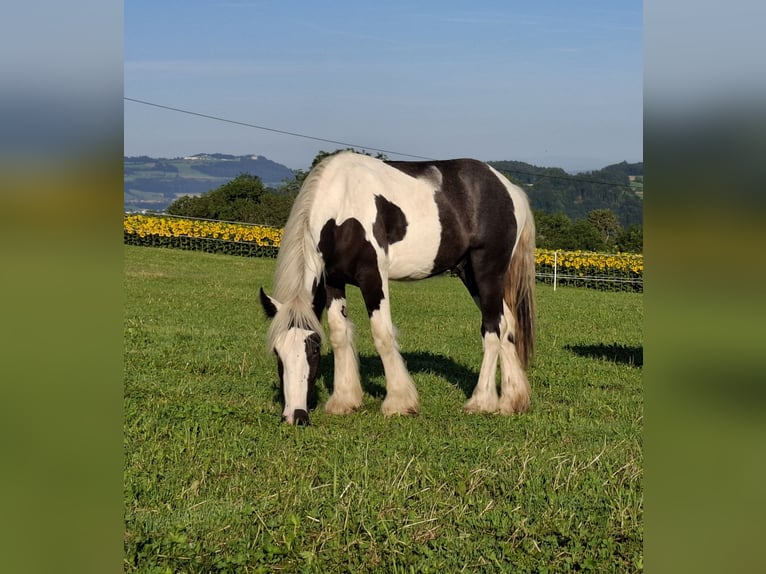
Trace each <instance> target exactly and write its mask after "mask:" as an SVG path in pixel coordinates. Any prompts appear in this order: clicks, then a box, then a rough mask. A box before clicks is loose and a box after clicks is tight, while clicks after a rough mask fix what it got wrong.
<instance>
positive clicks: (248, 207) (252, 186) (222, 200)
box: [166, 173, 267, 223]
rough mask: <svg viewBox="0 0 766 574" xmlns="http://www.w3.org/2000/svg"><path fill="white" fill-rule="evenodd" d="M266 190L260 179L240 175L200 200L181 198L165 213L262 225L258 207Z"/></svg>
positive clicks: (200, 197)
mask: <svg viewBox="0 0 766 574" xmlns="http://www.w3.org/2000/svg"><path fill="white" fill-rule="evenodd" d="M266 193H267V190H266V188H265V187H264V186H263V184H262V183H261V180H260V178H258V177H257V176H255V175H251V174H248V173H242V174H240V175H238V176H237V177H235V178H234V179H232V180H231V181H229V182H227V183H225V184H223V185H222V186H220V187H218V188H216V189H214V190H212V191H208V192H207V193H203V194H202V195H200V196H196V197H195V196H188V195H187V196H183V197H179V198H178V199H176V200H175V201H174V202H173V203H171V204H170V205H169V206H168V208H167V210H166V211H167V212H168V213H170V214H172V215H183V216H186V217H202V218H205V219H219V220H225V221H242V222H246V223H263V221H259V219H260V218H261V216H262V213H261V210H260V209H258V206H259V205H260V203H261V199H262V198H263V196H264V194H266Z"/></svg>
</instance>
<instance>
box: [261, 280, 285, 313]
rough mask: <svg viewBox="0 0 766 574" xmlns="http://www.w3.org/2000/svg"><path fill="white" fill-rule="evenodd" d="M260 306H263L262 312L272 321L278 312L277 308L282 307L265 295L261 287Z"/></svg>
mask: <svg viewBox="0 0 766 574" xmlns="http://www.w3.org/2000/svg"><path fill="white" fill-rule="evenodd" d="M261 305H262V306H263V312H264V313H266V316H267V317H268V318H269V319H273V318H274V315H276V314H277V311H279V308H280V307H281V306H282V304H281V303H280V302H279V301H277V300H276V299H273V298H271V297H269V296H268V295H266V292H265V291H264V290H263V287H261Z"/></svg>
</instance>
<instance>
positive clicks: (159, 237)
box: [123, 214, 282, 257]
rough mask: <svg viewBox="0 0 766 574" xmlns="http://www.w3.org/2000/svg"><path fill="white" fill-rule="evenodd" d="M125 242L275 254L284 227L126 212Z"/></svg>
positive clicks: (229, 253)
mask: <svg viewBox="0 0 766 574" xmlns="http://www.w3.org/2000/svg"><path fill="white" fill-rule="evenodd" d="M123 236H124V242H125V243H127V244H129V245H143V246H147V247H174V248H177V249H189V250H194V251H207V252H210V253H224V254H227V255H243V256H246V257H276V255H277V251H278V249H279V243H280V241H282V229H279V228H276V227H267V226H263V225H252V224H249V223H233V222H228V221H212V220H209V219H191V218H182V217H173V216H168V215H140V214H125V217H124V219H123Z"/></svg>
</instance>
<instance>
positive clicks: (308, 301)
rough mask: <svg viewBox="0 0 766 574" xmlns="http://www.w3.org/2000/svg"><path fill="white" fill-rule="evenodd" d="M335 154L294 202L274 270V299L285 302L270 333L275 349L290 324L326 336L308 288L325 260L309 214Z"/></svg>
mask: <svg viewBox="0 0 766 574" xmlns="http://www.w3.org/2000/svg"><path fill="white" fill-rule="evenodd" d="M331 158H332V156H331V157H329V158H326V159H324V160H323V161H322V162H321V163H320V164H319V165H317V166H316V167H315V168H314V169H313V170H311V173H309V175H308V176H307V177H306V180H305V181H304V182H303V186H302V187H301V190H300V192H299V193H298V197H296V199H295V203H293V207H292V210H291V211H290V217H288V219H287V223H286V224H285V229H284V232H283V234H282V242H281V244H280V247H279V254H278V255H277V268H276V271H275V272H274V299H276V300H277V301H279V302H280V303H281V306H280V308H279V311H278V312H277V314H276V315H275V316H274V318H273V319H272V321H271V325H270V327H269V332H268V335H267V344H268V347H269V349H271V350H273V349H274V345H275V342H276V339H277V337H279V335H281V334H282V333H285V332H286V331H287V330H288V329H289V328H290V327H298V328H301V329H309V330H311V331H315V332H316V333H317V334H318V335H319V336H320V337H322V338H324V332H323V330H322V324H321V322H320V321H319V319H317V316H316V314H315V313H314V309H313V306H312V299H313V294H312V293H311V291H310V290H309V289H307V288H306V286H307V282H308V285H310V284H311V282H312V280H314V279H316V280H317V281H319V280H320V278H321V277H322V273H323V271H324V262H323V261H322V257H321V256H320V254H319V252H318V250H317V248H316V245H314V242H313V240H312V238H311V234H310V231H309V217H310V214H311V210H312V207H313V206H314V201H315V200H316V196H317V187H318V185H319V179H320V177H321V175H322V172H323V171H324V168H325V167H326V164H327V162H328V160H329V159H331Z"/></svg>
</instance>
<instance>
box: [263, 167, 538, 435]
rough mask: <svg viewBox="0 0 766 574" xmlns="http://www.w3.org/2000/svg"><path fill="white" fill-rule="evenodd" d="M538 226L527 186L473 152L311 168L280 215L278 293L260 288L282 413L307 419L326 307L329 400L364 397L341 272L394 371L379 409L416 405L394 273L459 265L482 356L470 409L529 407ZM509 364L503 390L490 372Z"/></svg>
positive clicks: (355, 402) (338, 406)
mask: <svg viewBox="0 0 766 574" xmlns="http://www.w3.org/2000/svg"><path fill="white" fill-rule="evenodd" d="M534 249H535V227H534V221H533V218H532V213H531V211H530V209H529V203H528V201H527V197H526V195H525V194H524V192H523V191H522V190H521V189H520V188H519V187H517V186H515V185H513V184H512V183H511V182H510V181H508V179H506V178H505V177H504V176H503V175H501V174H500V173H499V172H498V171H496V170H495V169H494V168H492V167H491V166H489V165H487V164H485V163H482V162H479V161H476V160H471V159H455V160H445V161H424V162H401V161H381V160H379V159H374V158H372V157H369V156H366V155H362V154H356V153H353V152H342V153H339V154H336V155H332V156H330V157H327V158H325V159H324V160H323V161H322V162H321V163H319V164H318V165H317V166H316V167H315V168H314V169H313V170H312V171H311V172H310V173H309V175H308V176H307V177H306V180H305V182H304V184H303V186H302V187H301V190H300V193H299V194H298V197H297V198H296V200H295V203H294V205H293V208H292V211H291V212H290V217H289V218H288V220H287V224H286V226H285V229H284V234H283V238H282V243H281V246H280V249H279V254H278V256H277V266H276V272H275V275H274V293H273V296H269V295H267V294H266V293H265V292H264V291H263V288H261V291H260V299H261V304H262V305H263V309H264V311H265V313H266V315H267V317H269V318H270V319H271V324H270V327H269V332H268V347H269V349H270V350H271V351H273V352H274V353H275V354H276V356H277V361H278V371H279V378H280V382H281V388H282V397H283V399H284V410H283V413H282V419H283V420H284V421H286V422H288V423H289V424H308V423H309V417H308V396H309V395H310V393H311V391H312V388H313V385H314V382H315V379H316V377H317V373H318V370H319V356H320V348H321V345H322V341H323V338H324V333H323V330H322V324H321V317H322V313H323V312H324V310H325V308H326V309H327V322H328V325H329V331H330V344H331V345H332V349H333V352H334V355H335V367H334V369H335V372H334V377H335V378H334V384H333V392H332V395H331V396H330V398H329V400H328V401H327V404H326V405H325V410H326V411H327V412H328V413H332V414H347V413H351V412H353V411H354V410H356V409H358V408H359V407H360V406H361V404H362V387H361V384H360V380H359V363H358V357H357V353H356V350H355V348H354V343H353V325H352V324H351V322H350V321H349V319H348V314H347V312H346V285H355V286H357V287H359V289H360V290H361V292H362V297H363V299H364V303H365V306H366V307H367V313H368V315H369V318H370V327H371V330H372V337H373V340H374V342H375V347H376V349H377V351H378V353H379V355H380V358H381V361H382V363H383V369H384V371H385V376H386V398H385V400H384V401H383V405H382V411H383V414H384V415H392V414H395V413H400V414H415V413H417V412H418V392H417V390H416V389H415V385H414V384H413V382H412V379H411V378H410V375H409V373H408V371H407V367H406V366H405V363H404V360H403V359H402V356H401V355H400V354H399V347H398V344H397V341H396V335H395V329H394V326H393V324H392V322H391V304H390V300H389V291H388V280H389V279H399V280H414V279H423V278H426V277H430V276H433V275H437V274H440V273H444V272H446V271H452V272H453V273H455V274H457V275H458V276H459V277H460V279H462V281H463V283H464V284H465V286H466V287H467V288H468V291H469V292H470V294H471V296H472V297H473V299H474V301H475V302H476V304H477V305H478V307H479V309H480V310H481V335H482V338H483V344H484V358H483V360H482V363H481V370H480V372H479V380H478V383H477V385H476V388H475V389H474V391H473V395H472V396H471V398H470V399H469V400H468V402H467V403H466V405H465V410H466V411H468V412H498V411H499V412H500V413H503V414H510V413H515V412H524V411H526V410H527V409H528V408H529V393H530V390H529V383H528V381H527V377H526V374H525V372H524V368H525V367H526V366H527V363H528V361H529V359H530V357H531V353H532V347H533V339H534V281H535V273H534V271H535V270H534V265H535V258H534ZM498 358H499V359H500V367H501V375H502V376H501V385H500V389H501V394H500V396H499V397H498V393H497V385H496V380H495V376H496V372H497V362H498Z"/></svg>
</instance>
